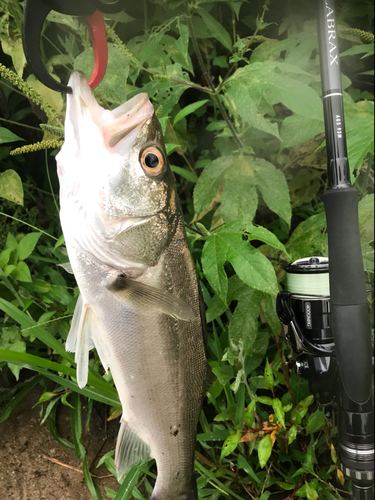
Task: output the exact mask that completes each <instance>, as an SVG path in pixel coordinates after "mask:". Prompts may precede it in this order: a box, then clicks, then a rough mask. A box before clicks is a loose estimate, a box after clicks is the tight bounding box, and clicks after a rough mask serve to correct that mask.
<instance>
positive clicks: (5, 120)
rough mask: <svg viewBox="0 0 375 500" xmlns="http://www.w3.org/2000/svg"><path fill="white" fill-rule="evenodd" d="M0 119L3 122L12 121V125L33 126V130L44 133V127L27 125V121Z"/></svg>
mask: <svg viewBox="0 0 375 500" xmlns="http://www.w3.org/2000/svg"><path fill="white" fill-rule="evenodd" d="M22 95H23V94H22ZM0 120H1V121H3V122H7V123H11V124H12V125H19V126H20V127H25V128H31V129H32V130H37V131H38V132H42V133H43V130H42V129H40V128H38V127H33V126H32V125H26V123H20V122H14V121H13V120H7V119H6V118H0Z"/></svg>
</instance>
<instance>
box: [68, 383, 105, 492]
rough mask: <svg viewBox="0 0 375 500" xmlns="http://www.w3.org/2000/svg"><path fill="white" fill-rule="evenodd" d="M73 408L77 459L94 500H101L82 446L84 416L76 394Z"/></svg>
mask: <svg viewBox="0 0 375 500" xmlns="http://www.w3.org/2000/svg"><path fill="white" fill-rule="evenodd" d="M71 402H72V407H71V409H70V421H71V430H72V437H73V443H74V448H75V450H76V455H77V457H78V458H79V459H80V460H81V462H82V472H83V477H84V478H85V481H86V485H87V487H88V489H89V490H90V493H91V495H92V497H93V500H101V494H100V491H99V490H98V488H97V487H96V486H95V484H94V482H93V480H92V477H91V474H90V471H89V466H88V464H87V459H86V449H85V447H84V446H83V444H82V416H81V397H80V395H79V394H77V393H76V392H73V393H72V399H71Z"/></svg>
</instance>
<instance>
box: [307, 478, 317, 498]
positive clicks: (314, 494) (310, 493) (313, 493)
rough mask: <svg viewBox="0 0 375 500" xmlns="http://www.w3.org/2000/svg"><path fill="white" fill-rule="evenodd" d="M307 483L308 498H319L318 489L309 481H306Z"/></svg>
mask: <svg viewBox="0 0 375 500" xmlns="http://www.w3.org/2000/svg"><path fill="white" fill-rule="evenodd" d="M305 485H306V494H307V500H317V499H318V498H319V495H318V493H317V492H316V490H315V489H314V488H313V487H312V486H311V485H310V484H309V482H308V481H305Z"/></svg>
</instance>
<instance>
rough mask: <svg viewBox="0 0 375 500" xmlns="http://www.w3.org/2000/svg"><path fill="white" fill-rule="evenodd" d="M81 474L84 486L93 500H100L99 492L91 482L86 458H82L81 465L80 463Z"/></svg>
mask: <svg viewBox="0 0 375 500" xmlns="http://www.w3.org/2000/svg"><path fill="white" fill-rule="evenodd" d="M82 472H83V477H84V479H85V482H86V486H87V488H88V489H89V491H90V493H91V496H92V498H93V500H101V498H102V496H101V494H100V490H99V488H98V487H97V486H96V485H95V484H94V481H93V480H92V477H91V474H90V470H89V466H88V463H87V458H86V457H85V458H84V460H83V463H82Z"/></svg>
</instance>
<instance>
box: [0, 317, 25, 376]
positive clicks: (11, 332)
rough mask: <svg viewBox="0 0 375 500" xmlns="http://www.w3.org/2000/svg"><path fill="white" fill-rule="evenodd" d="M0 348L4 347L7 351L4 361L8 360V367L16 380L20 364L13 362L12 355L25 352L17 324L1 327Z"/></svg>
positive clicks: (20, 354) (16, 355)
mask: <svg viewBox="0 0 375 500" xmlns="http://www.w3.org/2000/svg"><path fill="white" fill-rule="evenodd" d="M0 349H1V350H2V349H4V350H5V349H6V351H5V352H8V353H9V359H8V360H4V361H7V362H8V366H9V369H10V370H11V372H12V373H13V375H14V376H15V378H16V380H18V379H19V374H20V371H21V368H22V365H21V366H20V365H19V364H15V363H13V362H12V361H13V360H12V357H19V356H22V354H23V353H24V352H26V343H25V342H24V341H23V340H22V337H21V332H20V329H19V328H18V327H17V326H10V327H3V328H2V331H1V335H0ZM0 359H1V358H0Z"/></svg>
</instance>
